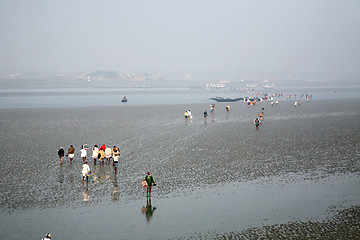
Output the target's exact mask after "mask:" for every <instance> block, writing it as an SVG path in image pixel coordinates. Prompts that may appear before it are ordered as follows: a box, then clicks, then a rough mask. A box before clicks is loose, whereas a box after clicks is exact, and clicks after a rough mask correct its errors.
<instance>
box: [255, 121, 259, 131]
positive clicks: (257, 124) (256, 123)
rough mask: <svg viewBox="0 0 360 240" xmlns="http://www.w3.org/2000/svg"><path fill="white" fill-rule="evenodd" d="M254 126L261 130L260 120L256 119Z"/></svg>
mask: <svg viewBox="0 0 360 240" xmlns="http://www.w3.org/2000/svg"><path fill="white" fill-rule="evenodd" d="M254 124H255V126H256V130H259V125H260V121H259V119H255V121H254Z"/></svg>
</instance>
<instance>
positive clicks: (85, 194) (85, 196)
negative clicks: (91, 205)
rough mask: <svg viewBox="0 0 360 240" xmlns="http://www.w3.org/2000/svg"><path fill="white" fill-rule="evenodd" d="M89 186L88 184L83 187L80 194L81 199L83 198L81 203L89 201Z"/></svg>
mask: <svg viewBox="0 0 360 240" xmlns="http://www.w3.org/2000/svg"><path fill="white" fill-rule="evenodd" d="M89 193H90V192H89V186H88V183H86V184H85V185H84V186H83V192H82V198H83V202H88V201H89V200H90V196H89Z"/></svg>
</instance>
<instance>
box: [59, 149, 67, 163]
mask: <svg viewBox="0 0 360 240" xmlns="http://www.w3.org/2000/svg"><path fill="white" fill-rule="evenodd" d="M58 155H59V158H60V165H62V161H63V159H64V155H65V151H64V149H63V147H60V149H59V151H58Z"/></svg>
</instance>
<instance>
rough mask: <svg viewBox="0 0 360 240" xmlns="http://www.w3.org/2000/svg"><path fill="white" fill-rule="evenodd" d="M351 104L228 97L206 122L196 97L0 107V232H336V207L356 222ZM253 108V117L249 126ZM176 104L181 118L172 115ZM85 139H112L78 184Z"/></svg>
mask: <svg viewBox="0 0 360 240" xmlns="http://www.w3.org/2000/svg"><path fill="white" fill-rule="evenodd" d="M359 103H360V102H359V100H358V99H350V100H336V101H335V100H334V101H330V100H327V101H321V100H318V101H311V102H309V103H306V102H305V101H304V102H303V103H302V104H301V106H300V107H296V108H295V107H294V106H293V104H292V102H291V101H282V102H281V103H280V104H279V105H278V106H274V107H271V106H270V104H269V103H267V102H263V103H258V104H257V105H256V106H255V107H251V108H248V107H247V106H246V105H245V104H244V103H240V102H238V103H232V104H231V110H230V113H226V112H225V106H226V104H221V103H218V104H216V109H215V113H214V114H212V115H211V114H210V115H209V117H208V118H207V120H206V122H205V121H204V119H203V117H202V113H203V111H204V110H205V109H207V110H208V112H209V105H208V104H191V105H190V104H176V105H159V106H157V105H151V106H115V107H78V108H41V109H37V108H31V109H16V110H15V109H2V110H1V111H0V123H1V126H0V129H1V140H0V141H1V144H0V152H1V153H2V157H1V161H0V169H1V175H2V181H1V183H0V188H1V195H0V196H1V210H2V212H1V215H0V219H1V222H2V223H4V224H2V225H1V235H0V238H1V239H14V238H15V239H17V238H24V237H25V236H27V237H29V236H30V238H41V237H43V235H44V234H45V233H47V232H51V233H52V234H53V235H54V238H55V236H56V238H55V239H64V238H66V239H68V238H70V237H71V238H73V239H83V238H84V236H86V237H87V238H90V239H97V238H99V237H101V236H102V237H103V238H106V239H144V238H145V239H169V238H217V236H219V238H221V236H225V238H230V237H233V238H235V239H236V238H240V239H241V238H245V239H246V238H251V235H247V234H249V232H247V231H251V232H254V234H255V235H253V236H256V234H260V235H261V234H264V232H266V231H268V232H269V233H271V232H276V231H278V230H276V229H279V227H277V226H286V227H284V228H286V229H288V228H289V229H290V230H282V234H283V235H281V236H288V237H289V238H291V236H294V235H292V234H291V231H292V230H291V229H293V230H296V229H297V228H298V227H299V226H301V227H303V228H307V227H308V226H309V225H311V224H312V223H314V224H315V225H316V227H313V230H312V231H311V233H312V235H310V236H318V237H320V238H321V236H323V235H322V234H324V232H325V233H328V234H329V235H326V236H338V235H331V233H329V232H328V231H329V227H328V225H326V223H327V222H332V221H333V220H332V219H333V218H334V217H335V218H336V216H338V218H339V219H344V218H342V217H341V216H342V215H341V214H342V213H341V212H340V213H339V215H336V214H338V211H355V213H357V214H353V215H352V216H353V217H352V218H351V217H350V220H347V221H349V222H350V223H357V222H358V205H359V204H360V194H359V193H360V191H359V187H358V185H357V184H356V183H358V182H359V172H360V160H359V156H360V151H359V149H360V147H359V145H360V141H359V132H360V121H358V120H359V116H360V110H359V108H358V106H359ZM261 107H265V114H264V115H265V119H264V122H263V124H262V125H261V126H260V130H259V131H256V130H255V126H254V124H253V120H254V118H255V117H257V114H258V113H260V111H261ZM188 109H191V111H192V113H193V115H194V118H193V120H192V122H189V121H186V120H185V119H184V117H183V113H184V111H185V110H188ZM85 143H87V144H88V145H89V147H92V146H93V145H94V144H98V145H99V144H101V145H102V144H106V145H110V146H113V145H116V146H119V147H120V150H121V156H120V164H119V173H118V175H117V176H116V177H115V175H114V171H113V168H112V166H109V165H105V166H99V165H96V166H93V164H92V161H90V168H91V169H92V171H93V172H94V173H95V176H94V178H93V179H92V181H91V182H90V183H88V184H84V185H83V184H81V162H82V161H81V159H80V152H79V148H80V146H81V145H82V144H85ZM70 144H73V145H74V147H75V148H76V150H77V154H76V157H75V160H74V163H73V164H72V165H70V164H69V161H68V159H67V158H65V160H64V163H63V166H61V167H60V166H59V159H58V156H57V151H58V148H59V147H60V146H63V147H64V148H68V146H69V145H70ZM90 152H91V151H89V152H88V159H89V158H90ZM146 171H151V172H152V174H153V175H154V178H155V181H156V182H157V184H158V187H155V188H154V192H153V194H152V199H151V200H152V205H153V206H154V207H156V209H155V210H154V211H153V212H152V213H151V211H146V210H145V212H148V215H146V214H143V213H142V210H143V209H142V208H143V207H144V206H145V207H146V197H145V196H146V193H145V191H144V189H143V188H142V187H141V184H140V181H141V179H143V177H144V176H145V173H146ZM331 181H333V182H332V185H330V186H333V188H331V187H329V184H328V182H331ZM335 183H339V184H335ZM340 183H342V184H340ZM317 184H318V185H317ZM244 186H246V187H244ZM264 186H266V187H265V188H264ZM293 188H295V190H293ZM323 188H325V189H326V191H320V190H321V189H323ZM268 189H272V193H271V192H268V191H267V190H268ZM296 190H298V191H296ZM252 191H253V192H255V193H256V194H255V193H254V194H253V195H251V192H252ZM289 192H290V194H287V193H289ZM298 192H302V193H303V195H297V194H296V193H298ZM319 192H320V193H319ZM340 193H341V194H340ZM239 194H240V196H239ZM244 195H248V199H244V198H243V197H244ZM251 196H252V197H251ZM318 202H320V203H321V204H319V203H318ZM215 203H216V204H215ZM246 203H247V204H246ZM279 203H281V204H280V205H279ZM237 205H238V206H239V210H236V211H234V209H235V208H236V206H237ZM282 206H284V208H282ZM258 208H260V209H262V210H263V211H261V212H259V210H258ZM209 209H214V210H213V211H211V210H209ZM244 209H245V210H247V211H245V210H244ZM272 209H277V210H278V211H273V210H272ZM294 209H295V210H294ZM334 209H335V210H336V211H334ZM244 211H245V212H246V213H244ZM274 212H276V214H275V213H274ZM150 213H151V214H150ZM262 213H265V214H262ZM149 216H150V217H149ZM147 219H149V220H147ZM346 219H348V218H346ZM343 221H345V220H343ZM179 222H180V223H184V224H182V225H181V226H182V227H179ZM277 224H283V225H277ZM336 224H338V222H336ZM315 225H313V226H315ZM18 226H21V227H18ZM322 226H323V227H322ZM326 226H327V227H326ZM254 227H255V229H256V230H254ZM354 227H355V226H354ZM274 229H275V230H274ZM314 231H315V232H314ZM344 231H345V230H344ZM14 234H16V235H14ZM274 234H275V233H274ZM344 234H345V232H344ZM202 236H203V237H202ZM279 236H280V235H279ZM269 238H272V237H269ZM285 238H286V237H285ZM294 238H296V237H294ZM305 238H306V237H305ZM309 238H313V237H309Z"/></svg>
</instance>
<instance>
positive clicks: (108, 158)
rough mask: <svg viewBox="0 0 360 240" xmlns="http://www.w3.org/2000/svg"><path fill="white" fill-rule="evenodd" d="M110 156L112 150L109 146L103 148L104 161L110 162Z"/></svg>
mask: <svg viewBox="0 0 360 240" xmlns="http://www.w3.org/2000/svg"><path fill="white" fill-rule="evenodd" d="M111 156H112V150H111V147H110V146H108V147H107V148H106V149H105V158H106V163H107V164H110V158H111Z"/></svg>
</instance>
